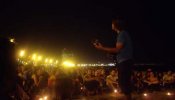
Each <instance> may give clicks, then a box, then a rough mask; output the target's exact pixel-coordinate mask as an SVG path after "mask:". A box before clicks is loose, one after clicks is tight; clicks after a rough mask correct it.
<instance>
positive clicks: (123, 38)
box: [94, 20, 133, 100]
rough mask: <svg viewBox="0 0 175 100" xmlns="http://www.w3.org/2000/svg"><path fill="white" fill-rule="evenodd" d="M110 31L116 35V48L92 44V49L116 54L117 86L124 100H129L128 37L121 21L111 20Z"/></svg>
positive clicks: (131, 52) (129, 47)
mask: <svg viewBox="0 0 175 100" xmlns="http://www.w3.org/2000/svg"><path fill="white" fill-rule="evenodd" d="M112 30H113V31H114V32H116V33H118V37H117V41H116V46H115V47H113V48H110V47H105V46H103V45H102V44H101V43H98V42H97V43H94V47H95V48H97V49H99V50H102V51H106V52H108V53H116V54H117V56H116V58H117V62H118V64H117V66H118V78H119V86H120V88H121V90H122V92H123V93H124V94H125V95H126V99H127V100H130V99H131V70H132V66H133V65H132V64H133V61H132V59H133V47H132V41H131V38H130V35H129V33H128V32H127V31H125V30H124V23H123V21H122V20H112Z"/></svg>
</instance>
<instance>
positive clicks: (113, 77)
mask: <svg viewBox="0 0 175 100" xmlns="http://www.w3.org/2000/svg"><path fill="white" fill-rule="evenodd" d="M117 79H118V77H117V73H116V71H115V70H112V71H111V72H110V74H109V75H108V76H107V77H106V85H107V86H108V87H109V89H110V90H114V89H116V88H118V83H117Z"/></svg>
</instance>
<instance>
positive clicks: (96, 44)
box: [93, 43, 103, 49]
mask: <svg viewBox="0 0 175 100" xmlns="http://www.w3.org/2000/svg"><path fill="white" fill-rule="evenodd" d="M93 45H94V47H95V48H97V49H102V48H103V45H102V44H101V43H93Z"/></svg>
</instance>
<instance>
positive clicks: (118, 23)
mask: <svg viewBox="0 0 175 100" xmlns="http://www.w3.org/2000/svg"><path fill="white" fill-rule="evenodd" d="M123 29H124V22H123V21H122V20H118V19H113V20H112V30H113V31H115V32H118V31H121V30H123Z"/></svg>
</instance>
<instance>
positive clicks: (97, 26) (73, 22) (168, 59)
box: [0, 0, 175, 63]
mask: <svg viewBox="0 0 175 100" xmlns="http://www.w3.org/2000/svg"><path fill="white" fill-rule="evenodd" d="M111 4H112V5H111ZM115 4H116V5H115ZM0 11H1V17H0V21H1V23H0V34H5V35H9V34H10V35H12V36H14V37H15V39H16V41H17V42H18V43H19V44H18V45H19V47H21V48H26V49H28V50H29V51H31V52H37V51H42V53H43V54H47V55H51V56H55V55H58V56H59V55H61V51H62V50H63V48H68V49H69V50H71V51H73V53H74V54H75V57H78V58H77V59H78V60H81V61H84V62H85V61H87V62H88V61H90V62H91V61H98V60H99V59H102V60H104V61H108V60H110V59H109V58H108V57H107V54H106V53H104V52H99V51H98V50H96V49H95V48H93V46H92V44H91V41H92V40H93V39H94V38H98V39H99V40H100V42H102V43H104V45H107V46H114V45H115V37H116V36H115V33H112V30H111V20H112V18H116V17H120V18H123V19H124V20H126V22H127V26H128V31H129V32H130V35H131V37H132V39H133V44H134V54H135V61H136V62H148V63H152V62H155V63H156V62H157V63H174V60H175V53H174V51H175V45H174V43H175V39H174V38H173V36H174V34H173V33H174V32H173V28H172V27H173V25H172V22H173V21H174V17H173V15H172V12H173V8H172V6H171V3H167V2H161V1H159V2H149V1H146V2H141V1H140V2H138V1H137V2H133V1H130V2H127V3H125V2H124V1H123V2H122V1H118V2H117V1H116V2H110V3H106V2H102V3H101V4H95V3H93V2H75V1H74V2H73V1H72V2H70V3H66V2H63V1H62V2H59V1H55V2H51V1H47V2H44V1H43V2H32V1H22V0H19V1H13V2H10V1H6V2H3V3H2V4H1V10H0Z"/></svg>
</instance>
